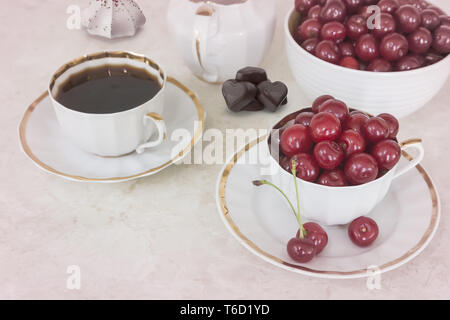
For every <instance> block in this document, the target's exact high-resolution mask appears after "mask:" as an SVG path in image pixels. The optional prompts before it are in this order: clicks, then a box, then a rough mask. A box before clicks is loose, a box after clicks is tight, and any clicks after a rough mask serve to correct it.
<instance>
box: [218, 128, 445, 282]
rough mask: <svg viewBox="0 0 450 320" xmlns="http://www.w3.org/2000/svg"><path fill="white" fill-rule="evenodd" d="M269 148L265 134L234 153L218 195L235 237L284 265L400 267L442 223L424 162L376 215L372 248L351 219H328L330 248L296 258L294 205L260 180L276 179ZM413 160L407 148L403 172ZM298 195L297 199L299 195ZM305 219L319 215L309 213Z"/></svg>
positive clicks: (315, 270)
mask: <svg viewBox="0 0 450 320" xmlns="http://www.w3.org/2000/svg"><path fill="white" fill-rule="evenodd" d="M264 150H267V137H265V136H261V137H260V138H258V139H256V140H254V141H251V142H250V143H249V144H247V145H245V146H242V149H239V151H237V152H236V154H234V155H233V156H231V157H230V158H229V160H228V161H227V162H226V164H225V165H224V167H223V169H222V171H221V172H220V174H219V177H218V181H217V197H216V201H217V207H218V210H219V215H220V217H221V218H222V221H223V223H224V224H225V226H226V228H227V229H228V231H229V232H230V233H231V234H232V235H233V236H234V237H235V239H237V241H238V242H239V243H240V244H242V246H243V247H244V248H245V249H247V250H249V251H250V252H251V253H253V254H255V255H256V256H258V257H260V258H261V259H263V260H265V261H267V262H269V263H271V264H272V265H274V266H276V267H279V268H282V269H285V270H288V271H292V272H296V273H300V274H303V275H308V276H314V277H320V278H337V279H346V278H361V277H370V276H373V275H374V274H378V273H383V272H387V271H390V270H393V269H396V268H398V267H400V266H402V265H404V264H406V263H407V262H409V261H410V260H412V259H413V258H414V257H416V256H417V255H419V254H420V253H421V252H422V251H423V250H424V249H425V247H426V246H427V245H428V244H429V243H430V242H431V240H432V238H433V235H434V234H435V232H436V230H437V228H438V225H439V220H440V215H441V212H440V201H439V195H438V191H437V189H436V186H435V185H434V183H433V181H432V179H431V177H430V176H429V175H428V174H427V172H426V170H425V169H424V168H423V167H422V166H421V165H420V164H417V165H416V166H415V167H414V168H412V169H410V170H408V171H406V172H405V173H404V174H402V175H400V176H398V178H396V179H393V180H392V184H391V186H390V188H389V192H388V193H387V194H386V196H385V197H384V198H382V199H381V200H380V202H379V203H378V204H377V205H376V206H375V207H374V208H373V209H372V210H371V211H370V213H369V214H368V217H370V218H372V219H373V220H375V221H376V223H377V225H378V227H379V234H378V238H377V239H376V240H375V242H374V243H373V244H372V245H371V246H369V247H365V248H362V247H359V246H356V245H355V244H354V243H353V242H352V241H351V239H350V238H349V236H348V225H333V226H330V225H325V224H321V226H322V227H323V229H324V230H325V231H326V233H327V235H328V244H327V246H326V247H325V249H324V250H323V251H322V252H321V253H320V254H319V255H317V256H315V257H314V259H313V260H312V261H309V262H308V263H299V262H296V261H295V260H293V259H292V258H291V257H290V256H289V255H288V253H287V250H286V243H288V241H289V240H290V239H291V238H292V236H293V235H295V234H296V232H297V230H298V223H297V220H296V218H295V216H294V215H293V214H292V211H291V208H290V207H289V205H288V203H287V201H286V200H285V199H284V198H283V197H282V196H281V195H280V194H279V193H278V192H276V191H274V189H273V188H270V187H264V186H260V187H256V186H255V185H253V183H252V181H253V180H255V179H258V180H259V179H265V180H268V181H270V182H274V181H273V180H272V179H273V177H274V175H273V174H270V173H271V172H270V171H271V170H269V169H270V164H268V163H269V162H270V160H269V159H268V158H270V156H269V155H268V154H267V153H266V152H264ZM250 159H258V161H256V162H255V161H251V160H250ZM411 161H412V157H411V156H410V155H409V154H408V153H406V152H403V156H402V158H401V159H400V162H399V166H398V171H397V172H396V174H398V173H399V172H400V171H399V170H401V168H406V167H409V165H410V164H411ZM281 170H282V169H281ZM291 180H293V179H292V176H291ZM303 190H305V188H303ZM283 191H287V190H286V189H284V190H283ZM299 193H300V201H303V200H307V199H306V198H307V197H306V195H305V194H304V193H302V191H300V192H299ZM356 197H357V194H355V196H354V197H353V198H356ZM291 200H292V201H294V203H295V198H291ZM353 200H356V199H353ZM323 201H326V200H325V199H323ZM302 214H303V213H302ZM302 220H303V222H311V221H312V219H310V218H309V217H306V216H305V217H304V218H303V219H302ZM256 267H258V266H256ZM259 267H262V268H264V267H266V266H264V265H261V266H259ZM266 271H267V272H270V268H269V269H267V270H266Z"/></svg>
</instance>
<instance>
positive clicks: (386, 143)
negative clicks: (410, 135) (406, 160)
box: [371, 139, 402, 170]
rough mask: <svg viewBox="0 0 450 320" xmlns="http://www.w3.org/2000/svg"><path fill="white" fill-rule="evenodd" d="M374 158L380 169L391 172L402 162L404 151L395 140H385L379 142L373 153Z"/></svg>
mask: <svg viewBox="0 0 450 320" xmlns="http://www.w3.org/2000/svg"><path fill="white" fill-rule="evenodd" d="M371 154H372V156H373V157H374V158H375V160H376V161H377V163H378V168H380V169H386V170H391V169H392V168H393V167H394V166H395V165H396V164H397V162H398V161H399V160H400V157H401V154H402V150H401V149H400V146H399V145H398V143H397V142H395V141H394V140H390V139H387V140H383V141H380V142H378V143H377V144H376V145H375V146H374V147H373V148H372V151H371Z"/></svg>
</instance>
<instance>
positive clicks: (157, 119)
mask: <svg viewBox="0 0 450 320" xmlns="http://www.w3.org/2000/svg"><path fill="white" fill-rule="evenodd" d="M144 121H152V122H153V123H154V124H155V126H156V131H158V138H156V140H154V141H149V142H146V143H143V144H141V145H140V146H138V147H137V148H136V152H137V153H142V152H144V151H145V149H148V148H152V147H156V146H159V145H160V144H161V143H162V142H163V141H164V140H165V139H166V136H167V129H166V123H165V122H164V120H163V117H162V116H161V115H159V114H157V113H156V112H150V113H147V114H146V115H145V117H144ZM144 125H145V123H144Z"/></svg>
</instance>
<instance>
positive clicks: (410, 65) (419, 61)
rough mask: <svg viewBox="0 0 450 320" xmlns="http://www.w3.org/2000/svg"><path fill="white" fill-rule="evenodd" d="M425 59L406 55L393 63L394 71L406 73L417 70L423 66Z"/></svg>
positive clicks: (419, 56) (414, 55)
mask: <svg viewBox="0 0 450 320" xmlns="http://www.w3.org/2000/svg"><path fill="white" fill-rule="evenodd" d="M424 63H425V59H424V58H423V57H422V56H421V55H418V54H408V55H407V56H405V57H403V58H401V59H400V60H398V61H397V62H396V63H395V66H394V69H395V70H396V71H408V70H414V69H418V68H420V67H422V66H423V64H424Z"/></svg>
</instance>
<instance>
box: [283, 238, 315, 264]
mask: <svg viewBox="0 0 450 320" xmlns="http://www.w3.org/2000/svg"><path fill="white" fill-rule="evenodd" d="M287 252H288V254H289V256H290V257H291V258H292V260H295V261H297V262H300V263H306V262H309V261H311V260H312V259H313V258H314V256H315V255H316V246H315V245H314V242H313V241H312V240H310V239H306V238H303V239H300V238H292V239H291V240H289V242H288V243H287Z"/></svg>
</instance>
